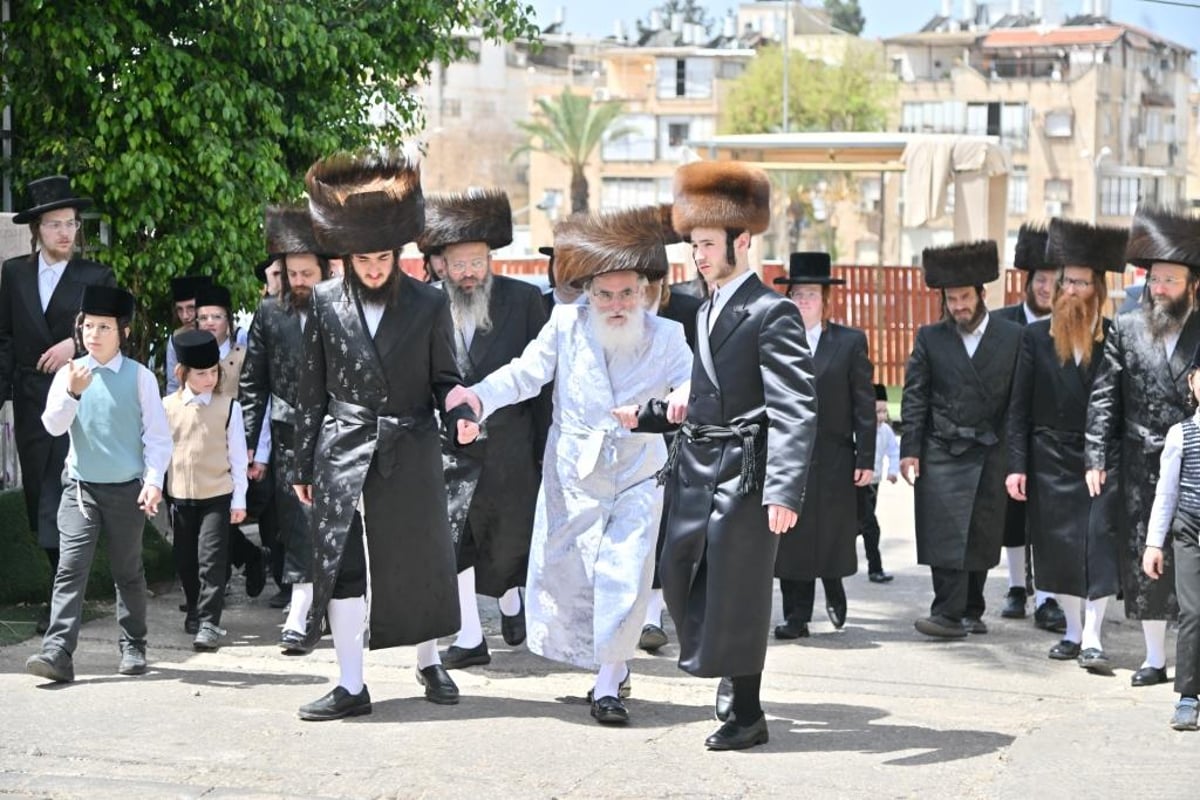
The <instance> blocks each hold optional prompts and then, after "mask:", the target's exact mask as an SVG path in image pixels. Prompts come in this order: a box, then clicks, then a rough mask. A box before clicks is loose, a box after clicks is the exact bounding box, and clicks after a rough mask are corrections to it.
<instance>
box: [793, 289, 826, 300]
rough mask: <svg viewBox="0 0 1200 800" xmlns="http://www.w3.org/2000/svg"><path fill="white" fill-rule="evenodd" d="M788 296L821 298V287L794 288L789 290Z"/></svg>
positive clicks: (797, 298)
mask: <svg viewBox="0 0 1200 800" xmlns="http://www.w3.org/2000/svg"><path fill="white" fill-rule="evenodd" d="M788 297H790V298H792V299H793V300H820V299H821V290H820V289H794V290H792V291H791V292H788Z"/></svg>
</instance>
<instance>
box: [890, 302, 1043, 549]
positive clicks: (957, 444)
mask: <svg viewBox="0 0 1200 800" xmlns="http://www.w3.org/2000/svg"><path fill="white" fill-rule="evenodd" d="M1020 345H1021V328H1020V326H1018V325H1016V324H1015V323H1012V322H1009V321H1008V320H1005V319H998V318H996V317H989V319H988V323H987V328H986V330H985V331H984V334H983V337H982V338H981V339H980V341H979V346H978V348H977V349H976V350H975V354H974V356H970V357H968V356H967V350H966V347H965V346H964V344H963V340H962V338H961V337H960V336H959V333H958V327H957V326H956V325H955V323H954V322H953V320H943V321H942V322H937V323H934V324H932V325H925V326H923V327H922V328H921V329H920V330H919V331H917V340H916V343H915V344H914V345H913V352H912V355H911V356H910V357H909V359H908V366H907V368H906V371H905V379H904V397H903V400H902V401H901V407H900V419H901V425H902V428H903V432H904V435H903V436H902V437H901V439H900V457H901V458H919V459H920V475H919V477H918V478H917V480H916V484H915V488H914V510H915V514H916V533H917V562H918V563H920V564H925V565H927V566H931V567H943V568H947V569H959V570H969V571H977V570H986V569H991V568H992V567H993V566H995V565H996V563H997V562H998V561H999V558H1000V545H1001V542H1002V540H1003V537H1004V513H1005V505H1006V502H1005V501H1006V499H1007V497H1008V493H1007V491H1006V490H1005V487H1004V479H1005V477H1007V462H1008V458H1007V447H1006V446H1005V445H1006V443H1005V431H1004V423H1005V416H1006V414H1007V412H1008V401H1009V396H1010V393H1011V391H1012V375H1013V367H1014V365H1015V364H1016V360H1017V351H1018V350H1019V349H1020Z"/></svg>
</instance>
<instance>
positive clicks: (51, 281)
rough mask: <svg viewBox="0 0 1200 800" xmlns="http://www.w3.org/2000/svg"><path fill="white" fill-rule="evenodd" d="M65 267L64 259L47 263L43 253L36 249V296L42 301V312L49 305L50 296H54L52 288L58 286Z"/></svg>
mask: <svg viewBox="0 0 1200 800" xmlns="http://www.w3.org/2000/svg"><path fill="white" fill-rule="evenodd" d="M66 269H67V262H66V261H56V262H55V263H53V264H48V263H46V255H45V253H43V252H41V251H40V250H39V251H38V297H39V298H40V299H41V301H42V312H43V313H45V311H46V309H47V308H49V307H50V298H51V297H53V296H54V290H55V288H56V287H57V286H58V282H59V281H61V280H62V276H63V272H64V271H65V270H66Z"/></svg>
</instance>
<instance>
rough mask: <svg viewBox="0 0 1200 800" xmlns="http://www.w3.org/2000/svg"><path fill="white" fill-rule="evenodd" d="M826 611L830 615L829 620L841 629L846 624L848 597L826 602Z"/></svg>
mask: <svg viewBox="0 0 1200 800" xmlns="http://www.w3.org/2000/svg"><path fill="white" fill-rule="evenodd" d="M825 613H826V614H828V615H829V621H830V622H832V623H833V627H835V628H837V629H838V630H839V631H840V630H841V629H842V626H843V625H845V624H846V598H845V597H843V598H841V599H840V600H834V601H833V602H831V603H826V604H825Z"/></svg>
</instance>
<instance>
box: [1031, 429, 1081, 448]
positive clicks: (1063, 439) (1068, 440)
mask: <svg viewBox="0 0 1200 800" xmlns="http://www.w3.org/2000/svg"><path fill="white" fill-rule="evenodd" d="M1033 435H1034V436H1045V437H1046V438H1047V439H1051V440H1053V441H1055V442H1059V443H1061V444H1080V443H1082V442H1083V441H1084V438H1085V436H1084V433H1083V431H1064V430H1062V429H1061V428H1048V427H1046V426H1044V425H1034V426H1033Z"/></svg>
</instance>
